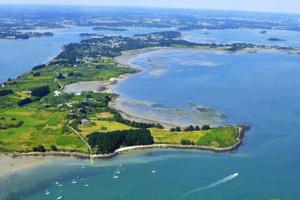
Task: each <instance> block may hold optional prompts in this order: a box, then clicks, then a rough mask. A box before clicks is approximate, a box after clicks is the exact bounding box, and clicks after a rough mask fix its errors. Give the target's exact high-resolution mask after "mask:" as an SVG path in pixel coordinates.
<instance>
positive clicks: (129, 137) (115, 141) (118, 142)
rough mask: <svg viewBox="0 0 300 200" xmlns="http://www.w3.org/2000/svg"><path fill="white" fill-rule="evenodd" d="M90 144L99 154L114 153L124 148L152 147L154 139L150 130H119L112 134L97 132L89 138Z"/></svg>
mask: <svg viewBox="0 0 300 200" xmlns="http://www.w3.org/2000/svg"><path fill="white" fill-rule="evenodd" d="M87 138H88V143H89V144H90V146H91V147H92V148H94V149H96V152H97V153H100V154H107V153H113V152H114V151H115V150H116V149H118V148H120V147H124V146H136V145H150V144H153V137H152V135H151V133H150V131H149V130H148V129H130V130H122V131H120V130H118V131H112V132H95V133H92V134H90V135H88V136H87Z"/></svg>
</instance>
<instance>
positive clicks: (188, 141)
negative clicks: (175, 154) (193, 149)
mask: <svg viewBox="0 0 300 200" xmlns="http://www.w3.org/2000/svg"><path fill="white" fill-rule="evenodd" d="M180 144H181V145H191V144H192V142H191V141H190V140H186V139H182V140H181V141H180Z"/></svg>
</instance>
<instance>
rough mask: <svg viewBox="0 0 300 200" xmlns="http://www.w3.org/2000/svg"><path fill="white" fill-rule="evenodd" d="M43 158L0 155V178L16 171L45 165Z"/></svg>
mask: <svg viewBox="0 0 300 200" xmlns="http://www.w3.org/2000/svg"><path fill="white" fill-rule="evenodd" d="M46 161H47V159H46V158H45V157H30V156H28V157H17V158H13V157H11V156H7V155H3V154H0V177H1V176H5V175H9V174H11V173H14V172H16V171H18V170H21V169H25V168H29V167H33V166H36V165H38V164H42V163H45V162H46Z"/></svg>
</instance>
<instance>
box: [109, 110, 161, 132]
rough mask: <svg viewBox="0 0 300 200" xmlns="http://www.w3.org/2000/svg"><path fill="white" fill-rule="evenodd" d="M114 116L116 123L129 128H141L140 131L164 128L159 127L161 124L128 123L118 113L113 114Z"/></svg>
mask: <svg viewBox="0 0 300 200" xmlns="http://www.w3.org/2000/svg"><path fill="white" fill-rule="evenodd" d="M114 114H115V120H116V121H117V122H120V123H122V124H126V125H128V126H131V127H135V128H142V129H146V128H154V127H155V128H159V129H163V128H164V127H163V125H161V124H155V123H145V122H136V121H130V120H128V119H124V118H123V117H122V116H121V115H120V114H119V113H118V112H115V113H114Z"/></svg>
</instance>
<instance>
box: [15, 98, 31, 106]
mask: <svg viewBox="0 0 300 200" xmlns="http://www.w3.org/2000/svg"><path fill="white" fill-rule="evenodd" d="M31 102H32V99H31V98H25V99H21V100H20V101H19V102H18V103H17V104H18V106H24V105H26V104H28V103H31Z"/></svg>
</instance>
